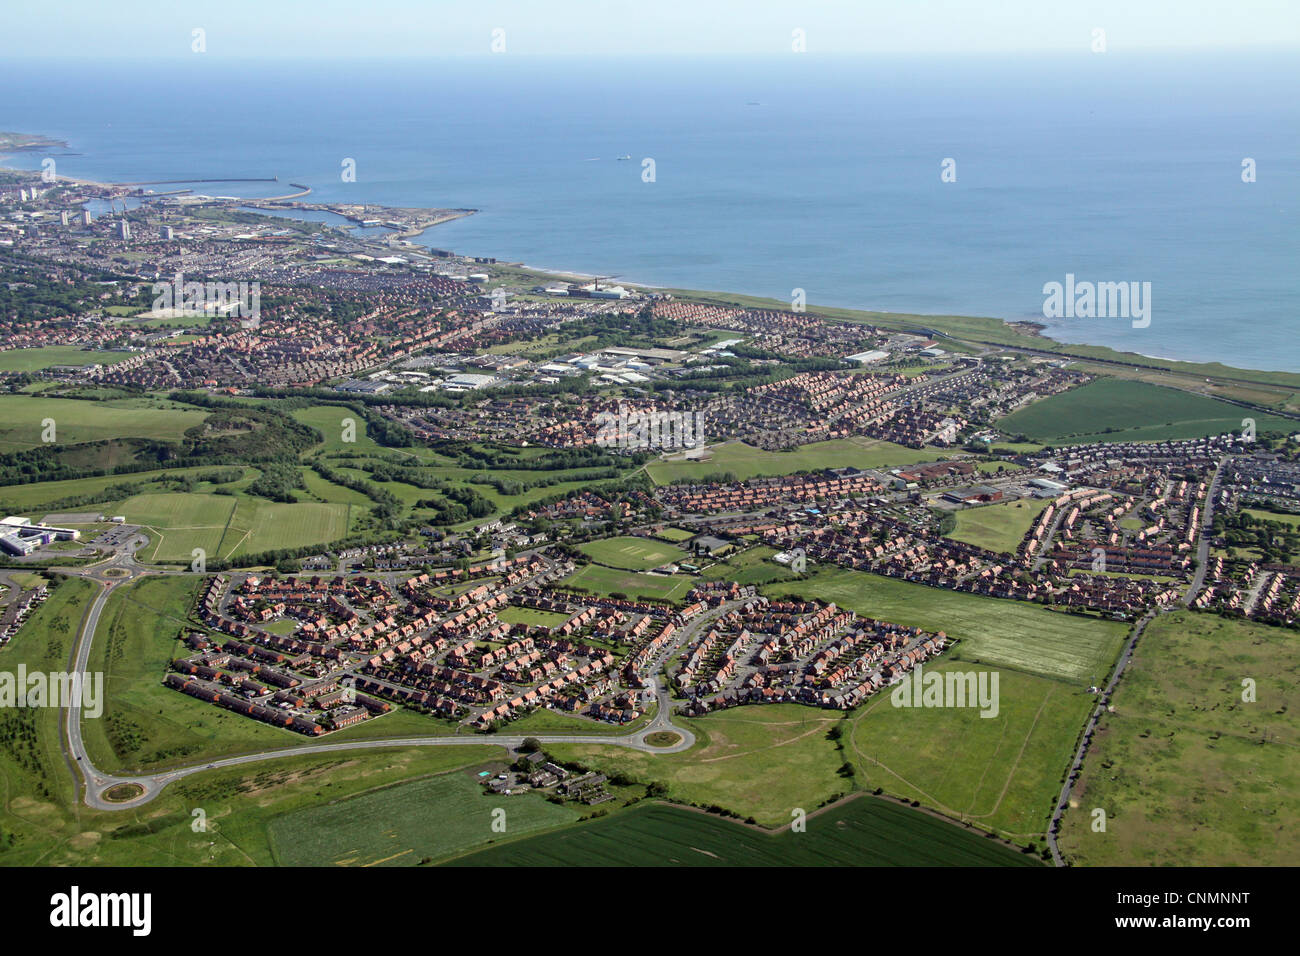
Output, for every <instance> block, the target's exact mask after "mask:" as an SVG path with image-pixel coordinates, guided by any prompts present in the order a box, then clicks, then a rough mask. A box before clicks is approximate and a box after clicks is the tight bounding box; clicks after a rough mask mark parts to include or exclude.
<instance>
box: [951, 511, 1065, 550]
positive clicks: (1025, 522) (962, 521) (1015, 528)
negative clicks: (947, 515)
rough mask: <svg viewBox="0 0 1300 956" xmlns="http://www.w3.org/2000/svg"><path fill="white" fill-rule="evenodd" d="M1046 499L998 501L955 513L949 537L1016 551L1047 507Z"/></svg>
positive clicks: (993, 548)
mask: <svg viewBox="0 0 1300 956" xmlns="http://www.w3.org/2000/svg"><path fill="white" fill-rule="evenodd" d="M1047 504H1048V501H1047V499H1046V498H1022V499H1020V500H1019V501H999V502H996V503H994V504H991V505H981V506H979V507H978V508H964V509H962V510H961V511H958V512H957V513H956V518H957V527H956V528H955V529H954V530H953V532H952V534H950V535H948V537H950V538H952V539H953V540H954V541H964V542H965V543H966V544H973V545H975V546H976V547H977V548H987V549H988V550H989V551H998V552H1001V553H1003V554H1015V552H1016V548H1017V547H1019V545H1020V541H1021V539H1022V538H1024V536H1025V533H1026V532H1028V531H1029V528H1030V526H1032V525H1033V523H1034V519H1035V518H1037V517H1038V515H1039V514H1040V513H1041V512H1042V510H1043V509H1044V508H1046V507H1047Z"/></svg>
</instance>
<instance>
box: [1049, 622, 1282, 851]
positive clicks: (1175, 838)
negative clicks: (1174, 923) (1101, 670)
mask: <svg viewBox="0 0 1300 956" xmlns="http://www.w3.org/2000/svg"><path fill="white" fill-rule="evenodd" d="M1247 678H1249V679H1252V680H1254V681H1255V682H1256V701H1255V702H1254V703H1248V702H1245V701H1243V699H1242V696H1243V686H1242V682H1243V680H1245V679H1247ZM1111 702H1112V705H1113V706H1114V708H1115V711H1114V713H1108V714H1105V715H1104V716H1103V717H1102V720H1101V722H1100V724H1099V725H1098V731H1097V733H1096V734H1095V735H1094V737H1093V743H1092V747H1091V748H1090V750H1089V753H1088V756H1087V758H1086V759H1085V761H1084V766H1083V774H1082V776H1081V777H1080V779H1079V784H1078V786H1076V788H1075V790H1074V792H1073V793H1072V794H1071V797H1070V809H1069V810H1068V811H1067V813H1066V815H1065V818H1064V820H1063V821H1062V826H1061V835H1060V846H1061V852H1062V853H1063V854H1064V855H1065V856H1066V858H1067V859H1068V860H1071V861H1072V862H1075V863H1079V864H1084V865H1089V866H1143V867H1149V866H1216V867H1217V866H1289V865H1294V864H1295V862H1296V861H1297V860H1298V859H1300V805H1298V804H1297V803H1296V799H1295V795H1296V793H1297V792H1300V761H1298V760H1296V756H1295V755H1296V748H1297V746H1300V729H1298V727H1297V724H1296V721H1295V717H1294V714H1295V713H1296V709H1297V707H1300V663H1297V658H1296V653H1295V633H1294V632H1292V631H1286V630H1283V629H1281V628H1275V627H1268V626H1265V625H1261V624H1255V623H1253V622H1250V621H1242V620H1229V619H1226V618H1221V617H1218V616H1216V615H1211V614H1196V613H1192V612H1189V611H1178V612H1176V613H1173V614H1168V615H1163V616H1161V617H1158V618H1156V619H1155V620H1154V621H1153V622H1152V623H1151V624H1150V626H1148V627H1147V629H1146V631H1145V633H1144V634H1143V635H1142V639H1141V640H1140V641H1138V644H1137V647H1136V650H1135V651H1134V654H1133V660H1132V662H1131V663H1130V665H1129V667H1128V668H1127V670H1126V671H1125V673H1124V679H1123V681H1122V682H1121V683H1120V685H1119V688H1118V689H1117V690H1116V692H1115V694H1114V695H1113V697H1112V701H1111ZM1095 808H1101V809H1102V810H1104V811H1105V812H1106V830H1105V832H1094V830H1093V828H1092V823H1093V819H1094V817H1093V810H1094V809H1095Z"/></svg>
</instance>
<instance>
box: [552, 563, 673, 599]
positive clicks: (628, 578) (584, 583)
mask: <svg viewBox="0 0 1300 956" xmlns="http://www.w3.org/2000/svg"><path fill="white" fill-rule="evenodd" d="M695 580H696V579H695V578H692V577H687V576H686V575H684V574H671V575H667V574H642V573H639V572H637V571H620V570H618V569H617V568H606V567H603V566H602V565H599V564H588V565H584V566H583V567H580V568H578V570H576V571H574V572H573V573H572V574H570V575H569V576H568V577H567V578H565V579H564V581H563V584H564V585H567V586H569V587H576V588H582V589H584V590H586V591H589V592H591V593H593V594H614V593H618V594H626V595H627V596H628V597H629V598H641V599H644V600H647V601H680V600H681V599H682V598H684V597H686V595H687V593H688V592H689V591H690V589H691V588H692V586H693V585H694V583H695Z"/></svg>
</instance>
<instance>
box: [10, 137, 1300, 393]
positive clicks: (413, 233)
mask: <svg viewBox="0 0 1300 956" xmlns="http://www.w3.org/2000/svg"><path fill="white" fill-rule="evenodd" d="M0 135H3V134H0ZM14 135H18V134H14ZM41 142H42V143H49V142H53V141H49V140H44V139H42V140H41ZM0 169H3V171H5V172H16V173H25V174H32V173H33V172H34V171H32V170H24V169H15V168H12V167H0ZM195 181H196V180H189V182H195ZM230 181H233V180H230ZM58 182H59V183H61V184H72V185H84V186H92V187H97V188H102V189H110V190H117V189H121V190H130V189H131V188H132V186H131V185H129V184H123V183H106V182H100V181H96V180H87V179H76V178H73V177H64V176H60V177H59V178H58ZM136 188H138V187H136ZM237 201H238V202H240V203H243V204H245V205H247V204H256V203H259V202H263V203H266V202H273V201H274V200H268V199H266V198H257V197H254V198H251V199H245V198H240V199H238V200H237ZM343 207H352V208H354V209H356V208H362V209H367V210H374V211H376V212H380V211H383V212H387V213H391V214H398V213H405V214H408V215H409V214H416V213H423V214H425V215H428V216H431V217H432V221H431V222H427V223H422V224H420V225H419V227H418V228H415V227H412V228H410V229H407V230H401V231H400V232H397V233H395V234H394V237H395V238H402V239H406V240H407V241H412V242H413V244H414V245H424V244H423V243H419V242H414V241H413V240H414V239H415V238H416V237H419V236H422V235H423V234H424V233H425V232H428V231H429V230H432V229H434V228H436V227H437V226H439V225H442V224H443V223H446V222H451V221H454V220H456V219H460V218H464V217H467V216H470V215H474V214H475V213H477V212H478V211H479V210H478V209H469V208H457V209H434V208H423V207H418V208H417V207H396V206H383V205H379V204H373V203H302V202H300V201H290V202H286V203H285V204H284V205H282V206H277V207H276V208H277V209H281V210H283V211H285V212H290V211H292V210H294V209H302V210H308V211H323V212H331V213H334V214H335V215H340V216H342V217H343V218H346V219H349V220H354V222H355V214H349V213H347V212H342V211H341V209H342V208H343ZM424 247H425V248H435V247H433V246H432V245H425V246H424ZM451 251H452V252H453V254H455V253H454V250H451ZM499 263H500V264H501V265H509V266H510V267H512V268H517V269H520V270H522V271H524V272H527V273H529V274H532V275H536V276H538V277H539V278H542V279H581V280H586V279H594V278H597V277H598V276H597V274H596V273H588V272H583V271H577V270H567V269H556V268H544V267H539V266H532V265H529V264H528V263H524V262H507V261H506V260H499ZM619 281H620V284H622V285H626V286H629V287H632V288H635V289H641V290H647V291H651V292H658V293H669V294H672V295H674V296H676V297H679V298H685V299H690V300H697V301H703V302H712V303H714V304H719V305H732V306H736V307H742V308H743V307H748V308H762V309H771V310H775V311H787V310H788V309H789V305H788V303H786V302H784V301H781V300H777V299H772V298H770V297H766V296H757V295H752V294H749V293H744V292H735V291H729V292H723V291H708V290H698V289H685V288H679V287H674V286H669V285H657V284H652V283H648V282H638V281H635V280H632V279H624V278H622V277H620V279H619ZM807 309H808V311H809V312H812V313H814V314H817V315H821V316H823V317H825V318H830V319H836V318H838V319H842V320H845V321H850V322H862V323H868V324H877V325H879V326H880V327H882V328H888V329H893V330H901V329H900V326H902V327H903V328H914V329H915V328H918V327H919V328H920V329H922V330H923V331H925V332H927V333H934V334H938V335H942V336H947V337H949V338H952V339H954V340H957V341H971V342H977V343H979V344H982V345H988V346H994V347H999V346H1001V347H1007V348H1021V349H1028V350H1031V351H1037V352H1042V353H1046V354H1052V355H1058V356H1060V357H1061V358H1071V359H1077V360H1080V361H1096V362H1101V363H1107V364H1117V365H1124V366H1130V367H1134V368H1138V369H1149V370H1152V371H1157V372H1166V373H1169V374H1171V375H1179V376H1190V377H1193V378H1203V379H1204V382H1206V383H1213V382H1214V381H1215V380H1219V381H1221V382H1223V383H1243V384H1244V383H1249V384H1254V385H1261V386H1266V387H1274V388H1295V389H1300V372H1293V371H1286V370H1269V369H1256V368H1249V367H1241V366H1231V365H1224V364H1222V363H1219V362H1195V361H1189V360H1186V359H1175V358H1166V357H1162V356H1156V355H1148V354H1144V353H1141V352H1133V351H1121V350H1118V349H1114V348H1112V347H1110V346H1106V345H1093V344H1089V343H1065V342H1061V341H1058V340H1056V339H1053V338H1050V337H1048V336H1047V335H1046V334H1045V330H1046V329H1047V325H1046V324H1044V323H1040V322H1037V321H1034V320H1031V319H1023V318H1022V319H1017V320H1009V319H1004V318H999V317H996V316H977V315H957V314H944V313H922V312H884V311H876V310H871V309H864V308H860V307H853V306H819V305H818V304H816V303H813V302H810V303H808V305H807ZM980 334H983V335H988V336H991V337H990V338H980V337H978V336H979V335H980ZM1248 376H1253V377H1248Z"/></svg>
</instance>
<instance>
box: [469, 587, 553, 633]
mask: <svg viewBox="0 0 1300 956" xmlns="http://www.w3.org/2000/svg"><path fill="white" fill-rule="evenodd" d="M473 583H474V584H475V585H477V584H478V582H477V581H474V582H473ZM497 617H499V618H500V619H501V620H503V621H505V622H506V623H507V624H527V625H529V626H530V627H555V626H556V625H558V624H563V623H564V622H565V621H567V620H568V619H569V615H567V614H561V613H560V612H559V611H543V610H540V609H538V608H534V607H515V606H514V605H513V604H512V605H509V606H507V607H503V608H499V609H498V610H497Z"/></svg>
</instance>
